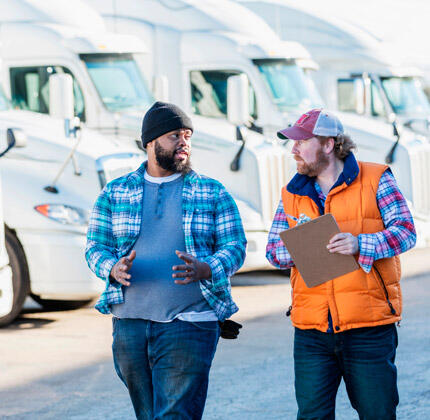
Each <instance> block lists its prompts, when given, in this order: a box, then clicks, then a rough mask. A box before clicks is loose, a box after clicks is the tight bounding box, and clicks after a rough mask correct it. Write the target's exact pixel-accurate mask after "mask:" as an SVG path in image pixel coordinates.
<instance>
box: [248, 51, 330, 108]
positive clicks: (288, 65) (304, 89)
mask: <svg viewBox="0 0 430 420" xmlns="http://www.w3.org/2000/svg"><path fill="white" fill-rule="evenodd" d="M253 61H254V64H255V65H256V66H257V68H258V70H259V71H260V73H261V74H262V75H263V78H264V81H265V82H266V84H267V85H268V87H269V91H270V93H271V96H272V99H273V102H274V103H275V104H276V105H277V106H278V108H279V110H280V111H293V110H297V109H309V108H320V107H323V100H322V99H321V97H320V95H319V93H318V91H317V89H316V87H315V85H314V83H313V80H312V79H311V77H310V76H309V75H307V74H305V72H304V71H303V69H302V68H301V67H299V66H298V65H297V64H295V63H294V62H290V61H289V60H285V59H262V60H253Z"/></svg>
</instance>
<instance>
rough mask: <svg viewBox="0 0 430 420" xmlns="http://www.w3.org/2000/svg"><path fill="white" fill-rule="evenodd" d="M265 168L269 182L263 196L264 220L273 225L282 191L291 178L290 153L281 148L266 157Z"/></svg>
mask: <svg viewBox="0 0 430 420" xmlns="http://www.w3.org/2000/svg"><path fill="white" fill-rule="evenodd" d="M265 166H266V168H265V169H266V174H267V181H268V182H267V185H266V188H265V190H264V191H263V194H262V198H263V200H262V201H263V206H262V207H263V219H264V220H265V222H266V224H268V223H270V224H271V223H272V220H273V216H274V215H275V212H276V209H277V208H278V204H279V200H280V198H281V190H282V188H283V187H284V186H285V185H286V184H287V182H288V181H289V179H290V178H291V158H290V157H289V153H288V152H287V151H286V150H285V149H284V148H283V147H282V148H281V147H279V148H278V149H277V150H276V152H275V153H269V154H268V155H267V156H266V158H265Z"/></svg>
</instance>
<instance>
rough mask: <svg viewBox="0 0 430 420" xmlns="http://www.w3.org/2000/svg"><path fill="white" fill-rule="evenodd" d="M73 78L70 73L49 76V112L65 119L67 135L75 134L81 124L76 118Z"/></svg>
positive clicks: (52, 115)
mask: <svg viewBox="0 0 430 420" xmlns="http://www.w3.org/2000/svg"><path fill="white" fill-rule="evenodd" d="M74 103H75V101H74V94H73V78H72V76H71V75H70V74H65V73H62V74H59V73H56V74H53V75H51V76H49V114H50V115H51V117H54V118H61V119H63V120H64V123H65V124H64V129H65V132H66V137H70V134H75V133H76V129H77V128H78V126H79V123H78V124H77V121H76V118H75V110H74Z"/></svg>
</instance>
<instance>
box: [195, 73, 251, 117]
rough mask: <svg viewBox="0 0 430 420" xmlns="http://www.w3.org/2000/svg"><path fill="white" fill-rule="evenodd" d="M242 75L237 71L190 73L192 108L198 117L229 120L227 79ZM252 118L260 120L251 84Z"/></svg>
mask: <svg viewBox="0 0 430 420" xmlns="http://www.w3.org/2000/svg"><path fill="white" fill-rule="evenodd" d="M237 74H241V72H240V71H235V70H193V71H191V72H190V86H191V92H190V94H191V107H192V111H193V113H194V114H196V115H201V116H204V117H212V118H227V79H228V78H229V77H230V76H233V75H237ZM249 98H250V104H249V108H250V113H251V117H252V118H253V119H254V120H256V119H257V118H258V112H257V101H256V97H255V91H254V88H253V87H252V85H251V83H250V84H249Z"/></svg>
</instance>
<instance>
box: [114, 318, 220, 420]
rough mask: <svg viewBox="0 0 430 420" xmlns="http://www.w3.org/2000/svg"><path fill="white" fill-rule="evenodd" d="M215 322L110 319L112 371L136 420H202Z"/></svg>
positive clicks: (216, 336) (216, 329) (216, 328)
mask: <svg viewBox="0 0 430 420" xmlns="http://www.w3.org/2000/svg"><path fill="white" fill-rule="evenodd" d="M219 333H220V330H219V325H218V322H215V321H210V322H184V321H179V320H174V321H172V322H168V323H162V322H154V321H147V320H143V319H126V318H124V319H119V318H115V317H114V318H113V344H112V351H113V357H114V364H115V370H116V372H117V374H118V376H119V377H120V379H121V380H122V381H123V382H124V384H125V385H126V387H127V388H128V392H129V394H130V397H131V401H132V403H133V407H134V411H135V413H136V417H137V419H139V420H140V419H145V420H150V419H151V420H152V419H157V420H158V419H175V420H176V419H201V417H202V415H203V409H204V405H205V401H206V395H207V389H208V380H209V369H210V367H211V364H212V359H213V357H214V355H215V350H216V347H217V343H218V339H219Z"/></svg>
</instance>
